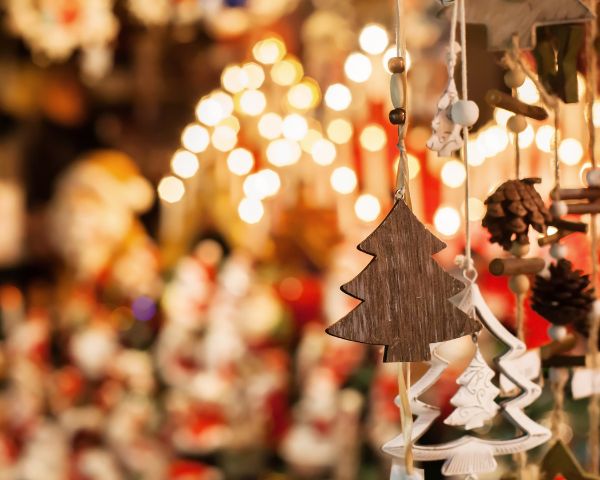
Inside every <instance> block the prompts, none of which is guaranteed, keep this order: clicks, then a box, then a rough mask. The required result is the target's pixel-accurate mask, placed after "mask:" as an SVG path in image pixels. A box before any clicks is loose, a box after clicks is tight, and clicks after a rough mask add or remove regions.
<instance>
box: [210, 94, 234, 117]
mask: <svg viewBox="0 0 600 480" xmlns="http://www.w3.org/2000/svg"><path fill="white" fill-rule="evenodd" d="M210 98H211V99H212V100H214V101H215V102H217V103H218V104H219V105H221V118H225V117H228V116H229V115H231V114H232V113H233V99H232V98H231V95H229V94H227V93H225V92H223V91H222V90H217V91H216V92H214V93H212V94H211V96H210Z"/></svg>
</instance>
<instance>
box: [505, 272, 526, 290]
mask: <svg viewBox="0 0 600 480" xmlns="http://www.w3.org/2000/svg"><path fill="white" fill-rule="evenodd" d="M529 285H530V282H529V277H528V276H527V275H515V276H514V277H511V279H510V280H509V282H508V287H509V288H510V289H511V291H512V292H514V293H516V294H522V293H527V292H528V291H529Z"/></svg>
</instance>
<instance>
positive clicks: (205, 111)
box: [196, 97, 225, 127]
mask: <svg viewBox="0 0 600 480" xmlns="http://www.w3.org/2000/svg"><path fill="white" fill-rule="evenodd" d="M224 117H225V114H224V112H223V108H222V107H221V104H220V103H219V102H217V101H216V100H215V99H214V98H209V97H206V98H203V99H202V100H200V102H198V105H197V107H196V118H197V119H198V120H199V121H200V122H202V123H203V124H205V125H208V126H210V127H213V126H215V125H216V124H217V123H219V122H220V121H221V120H222V119H223V118H224Z"/></svg>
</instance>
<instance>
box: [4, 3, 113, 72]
mask: <svg viewBox="0 0 600 480" xmlns="http://www.w3.org/2000/svg"><path fill="white" fill-rule="evenodd" d="M112 7H113V2H112V0H85V1H84V0H72V1H69V2H64V1H59V0H42V1H37V2H36V1H34V0H9V1H8V4H7V11H8V18H9V23H10V26H11V28H12V29H13V30H14V32H15V33H16V34H17V35H20V36H21V37H23V40H25V42H26V43H27V44H28V45H29V47H30V48H31V49H32V50H33V53H34V56H37V57H38V58H40V59H41V60H42V61H44V60H45V61H50V62H61V61H64V60H66V59H67V58H69V57H70V56H71V55H72V54H73V53H74V52H75V50H77V49H81V51H82V54H83V55H82V69H83V73H84V75H85V76H86V77H87V78H88V79H90V80H95V79H98V78H100V77H102V76H103V75H105V74H106V73H107V72H108V70H109V69H110V67H111V65H112V52H111V51H110V49H109V45H110V43H111V42H112V41H113V40H114V39H115V38H116V36H117V33H118V30H119V23H118V20H117V18H116V17H115V15H114V14H113V12H112Z"/></svg>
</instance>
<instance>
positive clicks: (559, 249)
mask: <svg viewBox="0 0 600 480" xmlns="http://www.w3.org/2000/svg"><path fill="white" fill-rule="evenodd" d="M550 256H551V257H552V258H556V259H557V260H559V259H561V258H565V257H566V256H567V247H565V246H564V245H561V244H560V243H554V244H553V245H552V246H551V247H550Z"/></svg>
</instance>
